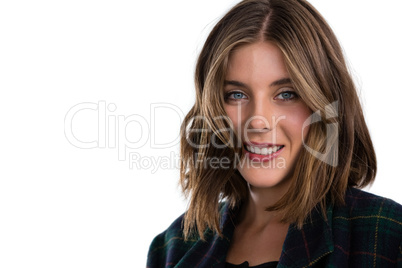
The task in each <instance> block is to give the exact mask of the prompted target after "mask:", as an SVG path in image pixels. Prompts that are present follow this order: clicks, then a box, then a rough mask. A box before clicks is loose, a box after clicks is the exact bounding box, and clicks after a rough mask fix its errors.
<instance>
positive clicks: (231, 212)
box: [177, 203, 334, 267]
mask: <svg viewBox="0 0 402 268" xmlns="http://www.w3.org/2000/svg"><path fill="white" fill-rule="evenodd" d="M238 212H239V209H238V208H235V209H230V208H229V205H228V204H227V203H226V204H224V205H223V206H222V208H221V222H220V225H221V228H222V229H221V230H222V236H221V237H220V236H218V235H217V234H212V232H209V233H208V234H207V235H206V241H201V240H199V241H198V242H196V243H195V244H193V246H192V248H191V250H190V251H189V252H187V254H186V255H185V256H184V258H183V259H182V261H181V263H182V264H183V265H180V264H179V265H178V266H177V267H186V265H185V264H186V263H190V262H191V263H194V262H193V260H197V265H196V266H197V267H225V260H226V255H227V252H228V250H229V246H230V240H231V238H232V236H233V232H234V229H235V219H236V216H237V213H238ZM333 250H334V243H333V240H332V207H329V208H328V209H327V219H326V220H325V219H324V217H323V215H322V214H321V213H320V212H319V210H318V209H315V210H313V212H312V214H311V218H310V220H308V221H307V222H306V223H305V224H304V225H303V227H302V228H301V229H298V228H297V227H296V226H295V225H290V226H289V229H288V233H287V235H286V239H285V242H284V244H283V248H282V254H281V257H280V259H279V265H278V267H311V266H312V265H313V264H315V263H317V262H318V261H320V260H321V259H323V258H324V257H325V256H327V255H328V254H330V253H331V252H332V251H333ZM187 261H188V262H187Z"/></svg>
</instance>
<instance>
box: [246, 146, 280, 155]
mask: <svg viewBox="0 0 402 268" xmlns="http://www.w3.org/2000/svg"><path fill="white" fill-rule="evenodd" d="M282 147H283V146H282ZM282 147H281V146H272V147H265V148H260V147H255V146H251V145H247V146H246V148H247V151H249V152H252V153H255V154H260V155H270V154H272V153H275V152H277V151H278V150H279V149H281V148H282Z"/></svg>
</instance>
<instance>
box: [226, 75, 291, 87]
mask: <svg viewBox="0 0 402 268" xmlns="http://www.w3.org/2000/svg"><path fill="white" fill-rule="evenodd" d="M286 84H292V80H291V79H290V78H287V77H286V78H281V79H279V80H276V81H274V82H272V83H271V84H270V85H269V86H270V87H274V86H281V85H286ZM224 85H225V86H227V85H232V86H238V87H245V88H248V87H247V85H246V84H244V83H242V82H239V81H236V80H225V82H224Z"/></svg>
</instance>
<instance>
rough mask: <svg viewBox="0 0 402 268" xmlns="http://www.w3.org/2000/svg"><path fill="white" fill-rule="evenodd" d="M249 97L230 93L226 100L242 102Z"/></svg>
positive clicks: (236, 92)
mask: <svg viewBox="0 0 402 268" xmlns="http://www.w3.org/2000/svg"><path fill="white" fill-rule="evenodd" d="M246 98H247V96H246V95H245V94H244V93H241V92H238V91H235V92H229V93H227V94H226V96H225V99H230V100H241V99H246Z"/></svg>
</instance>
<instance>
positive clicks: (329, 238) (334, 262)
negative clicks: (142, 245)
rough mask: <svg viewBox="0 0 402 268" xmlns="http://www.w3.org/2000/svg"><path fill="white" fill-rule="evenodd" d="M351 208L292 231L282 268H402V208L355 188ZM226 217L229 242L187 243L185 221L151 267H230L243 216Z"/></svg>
mask: <svg viewBox="0 0 402 268" xmlns="http://www.w3.org/2000/svg"><path fill="white" fill-rule="evenodd" d="M345 203H346V205H345V206H335V207H333V206H331V207H328V209H327V220H325V219H324V217H323V216H322V215H321V213H320V212H319V210H314V211H313V212H312V216H311V219H310V220H307V221H306V223H305V224H304V225H303V228H302V229H297V228H296V227H295V226H294V225H290V226H289V230H288V233H287V236H286V239H285V242H284V244H283V248H282V254H281V257H280V259H279V264H278V267H402V244H401V242H402V206H401V205H400V204H398V203H396V202H394V201H392V200H390V199H386V198H383V197H379V196H376V195H373V194H370V193H367V192H364V191H361V190H358V189H354V188H350V189H348V191H347V193H346V196H345ZM220 212H221V228H222V233H223V237H219V236H217V235H215V234H213V233H212V232H211V231H207V235H206V240H205V241H201V240H199V239H196V238H194V239H190V240H188V241H186V242H185V241H184V240H183V236H182V219H183V215H182V216H181V217H179V218H178V219H177V220H176V221H174V222H173V223H172V225H171V226H170V227H169V228H168V229H167V230H166V231H165V232H163V233H161V234H160V235H158V236H157V237H156V238H155V239H154V240H153V241H152V243H151V246H150V249H149V252H148V261H147V267H148V268H157V267H185V268H188V267H224V266H225V259H226V253H227V251H228V248H229V245H230V239H231V237H232V235H233V231H234V228H235V226H234V222H235V220H234V219H235V217H236V214H237V210H236V209H235V210H230V209H229V208H228V206H227V204H224V205H223V206H222V208H221V210H220Z"/></svg>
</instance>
